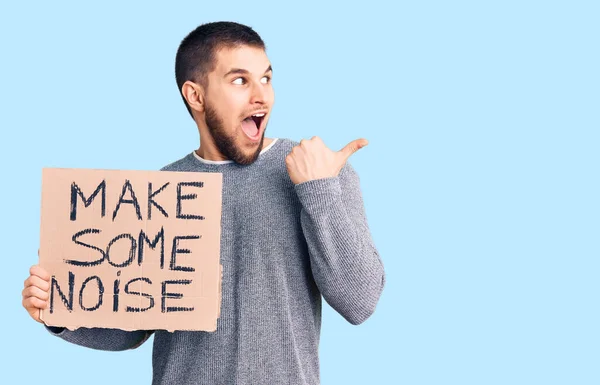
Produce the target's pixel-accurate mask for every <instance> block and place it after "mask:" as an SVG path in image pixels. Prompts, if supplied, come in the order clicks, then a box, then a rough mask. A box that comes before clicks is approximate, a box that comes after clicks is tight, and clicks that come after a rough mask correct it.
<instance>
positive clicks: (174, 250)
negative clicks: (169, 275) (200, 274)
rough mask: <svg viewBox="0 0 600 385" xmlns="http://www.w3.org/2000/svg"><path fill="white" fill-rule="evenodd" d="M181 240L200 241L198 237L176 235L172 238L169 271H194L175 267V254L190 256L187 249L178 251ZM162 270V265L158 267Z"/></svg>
mask: <svg viewBox="0 0 600 385" xmlns="http://www.w3.org/2000/svg"><path fill="white" fill-rule="evenodd" d="M182 239H200V236H199V235H176V236H175V237H173V248H172V249H171V264H170V265H169V269H170V270H175V271H196V269H194V268H193V267H190V266H177V254H190V253H191V251H190V250H189V249H180V248H179V241H180V240H182ZM160 267H161V268H162V265H161V266H160Z"/></svg>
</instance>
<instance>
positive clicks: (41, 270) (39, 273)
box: [29, 265, 50, 281]
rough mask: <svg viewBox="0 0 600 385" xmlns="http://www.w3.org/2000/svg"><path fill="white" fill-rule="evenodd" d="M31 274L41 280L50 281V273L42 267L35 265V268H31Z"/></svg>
mask: <svg viewBox="0 0 600 385" xmlns="http://www.w3.org/2000/svg"><path fill="white" fill-rule="evenodd" d="M29 274H31V275H36V276H38V277H40V278H41V279H43V280H45V281H49V280H50V274H48V272H47V271H46V269H44V268H43V267H41V266H40V265H33V266H31V268H30V269H29Z"/></svg>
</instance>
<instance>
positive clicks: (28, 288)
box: [23, 265, 50, 322]
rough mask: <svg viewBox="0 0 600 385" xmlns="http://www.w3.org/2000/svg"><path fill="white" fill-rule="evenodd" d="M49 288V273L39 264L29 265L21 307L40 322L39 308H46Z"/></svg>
mask: <svg viewBox="0 0 600 385" xmlns="http://www.w3.org/2000/svg"><path fill="white" fill-rule="evenodd" d="M49 290H50V274H48V272H47V271H46V270H44V269H43V268H42V267H41V266H39V265H34V266H31V269H29V278H27V279H26V280H25V288H24V289H23V307H24V308H25V310H27V312H28V313H29V315H30V316H31V318H33V319H34V320H36V321H37V322H42V320H40V309H47V308H48V297H49V296H48V291H49Z"/></svg>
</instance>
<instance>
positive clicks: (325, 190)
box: [294, 177, 342, 211]
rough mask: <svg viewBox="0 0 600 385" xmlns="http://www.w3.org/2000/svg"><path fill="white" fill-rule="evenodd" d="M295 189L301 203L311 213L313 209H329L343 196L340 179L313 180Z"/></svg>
mask: <svg viewBox="0 0 600 385" xmlns="http://www.w3.org/2000/svg"><path fill="white" fill-rule="evenodd" d="M294 187H295V189H296V194H297V195H298V199H300V203H302V206H303V207H304V208H305V209H307V210H309V211H310V210H311V209H313V208H321V207H327V206H328V205H329V204H332V203H334V202H335V201H336V200H338V199H339V197H340V196H341V195H342V188H341V187H340V181H339V178H338V177H330V178H321V179H313V180H309V181H307V182H303V183H299V184H297V185H296V186H294Z"/></svg>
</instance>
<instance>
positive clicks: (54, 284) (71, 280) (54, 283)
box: [50, 271, 164, 314]
mask: <svg viewBox="0 0 600 385" xmlns="http://www.w3.org/2000/svg"><path fill="white" fill-rule="evenodd" d="M74 286H75V274H73V273H71V272H70V271H69V298H68V299H67V297H65V294H64V293H63V291H62V290H61V289H60V286H59V285H58V281H57V280H56V277H55V276H52V284H51V289H50V314H52V313H54V288H55V287H56V291H57V292H58V295H60V299H61V300H62V302H63V303H64V304H65V307H66V308H67V310H68V311H70V312H71V311H73V287H74ZM163 291H164V290H163Z"/></svg>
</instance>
